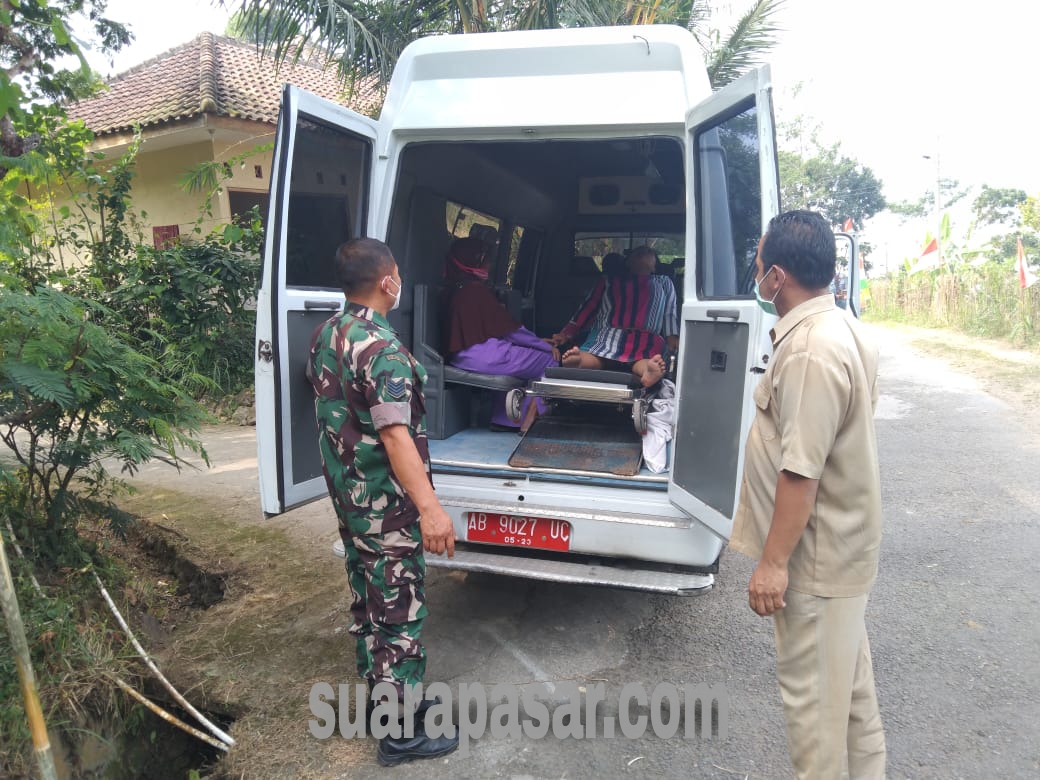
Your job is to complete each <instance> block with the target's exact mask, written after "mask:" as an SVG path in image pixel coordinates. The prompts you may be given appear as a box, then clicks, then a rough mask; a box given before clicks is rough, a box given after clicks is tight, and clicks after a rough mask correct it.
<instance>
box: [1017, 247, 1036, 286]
mask: <svg viewBox="0 0 1040 780" xmlns="http://www.w3.org/2000/svg"><path fill="white" fill-rule="evenodd" d="M1015 270H1016V271H1017V272H1018V286H1019V287H1021V288H1022V289H1023V290H1024V289H1026V288H1027V287H1032V286H1033V285H1034V284H1036V274H1034V273H1033V272H1032V271H1031V270H1030V268H1029V263H1027V262H1026V253H1025V251H1024V250H1023V249H1022V239H1021V238H1019V239H1018V260H1017V261H1016V262H1015Z"/></svg>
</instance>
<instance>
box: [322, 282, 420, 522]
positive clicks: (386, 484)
mask: <svg viewBox="0 0 1040 780" xmlns="http://www.w3.org/2000/svg"><path fill="white" fill-rule="evenodd" d="M307 378H308V379H310V381H311V384H312V385H313V387H314V393H315V400H314V411H315V414H316V416H317V418H318V439H319V445H320V447H321V460H322V470H323V471H324V473H325V482H326V483H327V484H328V487H329V495H330V496H331V497H332V503H333V505H334V506H335V508H336V514H337V516H338V517H339V521H340V525H341V526H342V527H346V528H348V529H349V530H350V532H351V533H354V534H361V535H368V534H377V533H384V532H387V531H394V530H397V529H400V528H403V527H405V526H407V525H409V524H410V523H413V522H415V521H416V520H417V519H418V517H419V512H418V510H417V509H416V507H415V504H414V503H413V502H412V500H411V499H410V498H409V497H408V495H407V494H406V493H405V491H404V488H402V487H401V483H400V482H398V480H397V477H396V475H395V474H394V471H393V469H392V468H391V467H390V460H389V458H388V457H387V454H386V448H385V447H384V446H383V443H382V441H381V440H380V438H379V434H378V431H379V429H380V428H384V427H386V426H388V425H396V424H403V425H407V426H408V431H409V433H411V435H412V441H414V442H415V447H416V449H417V450H418V451H419V457H420V458H422V461H423V463H425V464H426V472H427V474H429V473H430V453H429V447H428V445H427V441H426V403H425V399H424V398H423V384H424V383H425V382H426V370H425V369H424V368H423V367H422V365H421V364H420V363H419V362H418V361H417V360H416V359H415V358H413V357H412V355H411V353H409V352H408V350H407V349H405V347H404V345H403V344H401V342H400V341H399V340H398V337H397V334H396V333H395V332H394V330H393V328H391V327H390V323H389V322H387V320H386V318H385V317H383V316H382V315H381V314H379V313H378V312H376V311H374V310H373V309H370V308H368V307H365V306H359V305H357V304H354V303H350V302H349V301H348V302H347V306H346V308H345V309H344V310H343V311H342V312H340V313H339V314H336V315H335V316H334V317H332V318H330V319H329V320H327V321H326V322H324V323H323V324H322V325H321V326H319V327H318V329H317V330H315V332H314V336H313V337H312V339H311V355H310V360H309V361H308V363H307ZM431 481H432V479H431Z"/></svg>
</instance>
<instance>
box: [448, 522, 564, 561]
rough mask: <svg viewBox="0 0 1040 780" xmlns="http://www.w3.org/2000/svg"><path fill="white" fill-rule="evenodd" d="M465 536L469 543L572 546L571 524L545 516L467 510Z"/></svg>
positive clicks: (561, 548)
mask: <svg viewBox="0 0 1040 780" xmlns="http://www.w3.org/2000/svg"><path fill="white" fill-rule="evenodd" d="M466 539H467V540H468V541H470V542H490V543H491V544H504V545H507V546H509V547H531V548H533V549H536V550H559V551H560V552H566V551H567V550H569V549H570V548H571V524H570V523H568V522H567V521H566V520H550V519H549V518H546V517H523V516H520V515H500V514H496V513H494V512H467V513H466Z"/></svg>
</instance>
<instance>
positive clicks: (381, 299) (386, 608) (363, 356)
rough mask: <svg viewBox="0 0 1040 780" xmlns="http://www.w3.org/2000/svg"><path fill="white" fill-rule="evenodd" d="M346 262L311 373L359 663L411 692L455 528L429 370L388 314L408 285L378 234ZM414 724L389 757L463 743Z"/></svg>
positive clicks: (362, 671)
mask: <svg viewBox="0 0 1040 780" xmlns="http://www.w3.org/2000/svg"><path fill="white" fill-rule="evenodd" d="M336 271H337V274H338V277H339V281H340V283H341V285H342V286H343V290H344V293H345V294H346V296H347V304H346V307H345V309H344V310H343V311H342V312H341V313H339V314H336V315H335V316H333V317H332V318H330V319H329V320H327V321H326V322H325V323H324V324H322V325H321V326H320V327H319V328H318V329H317V330H316V331H315V333H314V336H313V339H312V342H311V355H310V361H309V362H308V366H307V375H308V378H309V379H310V381H311V384H312V385H313V387H314V392H315V406H314V408H315V413H316V415H317V419H318V430H319V444H320V447H321V457H322V469H323V471H324V473H325V481H326V483H327V484H328V487H329V494H330V496H331V498H332V503H333V506H334V507H335V509H336V515H337V517H338V518H339V532H340V537H341V538H342V539H343V546H344V549H345V551H346V567H347V580H348V583H349V586H350V592H351V597H352V602H351V613H352V615H353V618H354V619H353V624H352V625H351V627H350V632H351V633H352V634H353V635H354V636H355V637H356V638H357V667H358V674H359V675H360V676H361V677H364V678H365V679H367V680H368V683H369V686H370V687H372V686H374V685H375V684H376V683H378V682H383V681H385V682H389V683H391V684H392V685H394V686H395V687H396V688H397V691H398V699H399V701H400V702H402V703H403V701H404V686H405V685H406V684H416V683H421V682H422V679H423V672H424V671H425V668H426V653H425V650H424V649H423V646H422V644H421V642H420V640H419V637H420V633H421V631H422V624H423V620H424V618H425V617H426V615H427V608H426V599H425V594H424V592H423V578H424V576H425V574H426V561H425V559H424V557H423V548H424V547H425V549H426V550H427V551H428V552H433V553H436V554H441V553H443V552H447V553H448V555H449V556H451V555H453V554H454V545H455V535H454V530H453V528H452V523H451V519H450V518H449V517H448V516H447V514H446V513H445V512H444V509H443V508H442V507H441V506H440V504H439V502H438V501H437V498H436V496H435V495H434V492H433V481H432V478H431V472H430V456H429V449H428V446H427V440H426V407H425V400H424V398H423V392H422V390H423V383H424V382H425V381H426V371H425V369H424V368H423V367H422V365H420V364H419V363H418V361H416V360H415V358H413V357H412V355H411V354H410V353H409V352H408V350H407V349H405V347H404V346H403V345H402V344H401V343H400V341H399V340H398V337H397V334H396V333H395V332H394V330H393V328H392V327H391V326H390V323H389V322H388V321H387V319H386V314H387V312H388V311H389V310H390V309H394V308H396V307H397V305H398V303H399V302H400V293H401V278H400V276H399V275H398V271H397V264H396V263H395V262H394V259H393V255H392V254H391V253H390V250H389V248H388V247H387V246H386V245H385V244H383V243H382V242H380V241H375V240H373V239H358V240H355V241H349V242H347V243H346V244H344V245H343V246H341V247H340V248H339V250H338V251H337V253H336ZM420 518H421V522H420ZM408 716H409V717H410V716H411V713H409V714H408ZM415 734H416V735H415V737H414V738H412V739H410V740H409V739H406V738H404V737H402V738H400V739H396V740H395V739H394V738H392V737H386V738H384V739H383V740H382V741H381V742H380V747H379V760H380V762H381V763H384V764H395V763H400V761H406V760H410V759H412V758H428V757H433V756H435V755H443V754H445V753H447V752H450V751H451V750H453V749H454V746H455V745H457V744H458V741H457V738H456V739H454V740H450V739H447V738H443V737H442V738H438V739H431V738H429V737H427V736H426V735H425V733H423V732H422V730H421V727H419V725H418V724H417V728H416V730H415Z"/></svg>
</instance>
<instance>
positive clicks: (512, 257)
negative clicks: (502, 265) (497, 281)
mask: <svg viewBox="0 0 1040 780" xmlns="http://www.w3.org/2000/svg"><path fill="white" fill-rule="evenodd" d="M523 240H524V229H523V228H522V227H520V225H513V229H512V231H510V235H509V255H508V257H507V258H506V287H508V288H509V289H511V290H512V289H513V282H514V281H515V280H516V264H517V263H518V262H519V260H520V244H521V243H522V242H523Z"/></svg>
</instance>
